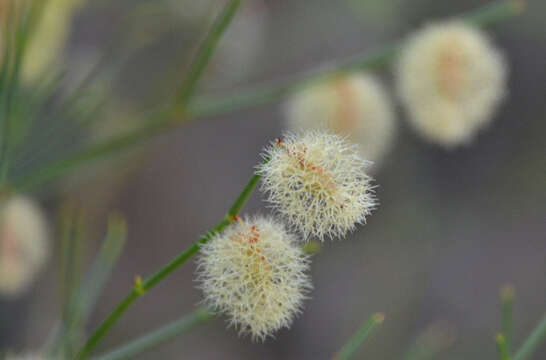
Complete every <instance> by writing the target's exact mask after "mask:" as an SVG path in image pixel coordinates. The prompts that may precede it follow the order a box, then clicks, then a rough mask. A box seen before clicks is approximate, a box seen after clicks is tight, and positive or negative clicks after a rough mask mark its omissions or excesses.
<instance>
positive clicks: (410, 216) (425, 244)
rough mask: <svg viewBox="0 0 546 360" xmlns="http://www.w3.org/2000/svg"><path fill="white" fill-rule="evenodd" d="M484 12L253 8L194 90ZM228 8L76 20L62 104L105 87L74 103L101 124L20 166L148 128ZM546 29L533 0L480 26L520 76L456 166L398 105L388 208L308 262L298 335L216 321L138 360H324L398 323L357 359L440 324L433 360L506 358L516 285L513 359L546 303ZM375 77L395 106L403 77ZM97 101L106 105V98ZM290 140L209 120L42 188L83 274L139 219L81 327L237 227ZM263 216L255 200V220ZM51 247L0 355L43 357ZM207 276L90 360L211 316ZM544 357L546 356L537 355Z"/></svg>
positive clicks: (156, 297) (123, 328) (126, 10)
mask: <svg viewBox="0 0 546 360" xmlns="http://www.w3.org/2000/svg"><path fill="white" fill-rule="evenodd" d="M485 3H486V2H484V1H468V0H464V1H457V2H439V1H433V0H416V1H412V2H407V1H402V0H385V1H364V0H340V1H328V0H297V1H278V0H261V1H258V0H255V1H250V0H248V1H246V3H245V4H244V6H242V8H241V10H240V11H239V13H238V14H237V15H236V18H235V20H234V23H233V24H232V25H233V27H232V28H231V29H230V30H228V32H227V34H226V36H225V38H224V39H223V40H222V42H221V44H220V47H219V49H218V52H217V54H216V55H215V56H214V58H213V60H212V62H211V66H210V67H209V69H208V70H207V73H206V75H205V76H204V77H203V79H202V81H201V83H200V90H199V94H216V95H222V94H233V93H236V92H237V90H238V89H245V88H247V86H249V85H252V84H258V83H264V82H269V81H274V82H275V81H282V80H283V79H285V78H288V77H290V75H292V74H297V73H302V72H306V71H309V70H310V69H317V68H320V67H321V66H325V65H328V64H332V63H336V62H337V61H340V60H343V59H346V58H348V57H350V56H353V55H355V54H359V53H361V52H365V51H370V52H371V51H373V50H374V49H380V48H381V47H382V46H383V45H386V44H391V43H394V42H396V41H397V40H399V39H402V38H404V37H405V36H406V35H407V34H409V33H410V32H411V31H412V30H414V29H416V28H418V27H419V26H420V25H422V24H425V23H427V22H430V21H432V20H434V19H442V18H448V17H451V16H454V15H458V14H462V13H466V12H468V11H470V10H472V9H474V8H476V7H478V6H481V5H483V4H485ZM221 5H222V1H221V0H207V1H191V0H179V1H177V0H161V1H154V2H147V1H134V0H131V1H130V0H120V1H116V2H108V1H93V2H91V1H89V2H87V3H85V2H84V3H81V4H79V5H78V7H77V8H75V9H74V10H73V12H72V16H71V17H70V21H69V30H68V31H69V33H68V36H67V42H66V46H65V47H64V49H63V50H62V51H59V53H58V59H57V60H59V61H61V62H62V64H63V65H62V66H63V67H64V68H65V69H67V73H66V74H65V76H64V77H63V87H64V90H63V91H65V92H66V93H70V92H71V91H74V89H77V88H78V84H81V81H82V79H84V80H83V81H86V80H85V78H86V75H87V74H89V73H91V75H92V76H93V79H94V80H93V81H91V82H89V83H90V84H91V85H92V86H88V87H87V88H86V90H85V91H86V96H85V97H84V101H83V105H81V106H83V107H85V106H89V107H91V106H93V109H96V112H95V113H93V116H92V117H93V118H94V119H95V120H96V121H95V120H93V122H92V125H90V126H88V127H86V130H85V131H82V130H81V129H78V130H73V129H72V128H71V127H70V126H69V125H67V124H66V123H62V124H61V125H58V127H57V128H53V129H55V130H54V131H53V133H52V134H51V135H50V137H48V138H45V140H41V141H43V145H42V143H36V144H35V146H36V148H37V149H36V150H32V151H30V153H29V154H27V157H28V162H25V163H24V164H23V165H24V166H22V167H21V169H20V171H21V173H24V171H26V170H28V169H32V168H33V167H35V166H38V164H40V163H41V162H43V161H46V160H47V159H48V156H49V155H48V154H55V155H51V156H58V154H59V153H63V152H67V151H69V150H70V149H72V148H77V147H78V146H81V144H82V143H85V142H93V141H97V140H100V139H103V138H106V137H107V136H110V135H115V134H118V133H121V132H123V131H126V130H128V129H131V128H133V127H136V126H138V124H139V122H140V121H141V119H142V117H143V114H145V113H146V112H147V111H149V109H150V108H152V107H154V106H158V105H159V104H162V102H164V101H165V98H167V97H168V96H169V95H170V94H171V93H172V92H173V89H175V88H176V86H177V85H178V84H179V83H180V81H181V79H183V77H184V71H185V70H186V68H187V65H188V64H189V62H190V60H191V55H192V54H193V51H194V50H195V47H196V45H197V44H198V42H199V40H201V39H202V38H203V34H204V31H205V30H206V29H207V26H208V24H210V19H211V16H213V15H214V14H215V13H217V12H218V10H219V9H220V8H221ZM545 14H546V3H545V2H543V1H540V0H535V1H528V3H527V9H526V11H525V12H524V13H523V14H521V15H519V16H516V17H513V18H510V19H508V20H506V21H502V22H499V23H497V24H495V25H494V26H491V27H489V28H488V29H487V32H488V33H490V34H491V35H492V37H493V39H494V42H495V43H496V45H497V46H498V47H499V48H500V49H501V50H502V51H503V53H504V54H505V56H506V59H507V62H508V64H509V73H510V74H509V94H508V96H507V98H506V101H505V102H504V103H503V104H502V106H501V108H500V110H499V111H498V112H497V113H496V115H495V119H494V121H493V122H492V124H491V126H490V127H489V128H487V129H486V130H485V131H483V132H481V134H480V135H478V137H477V138H476V139H475V141H474V142H472V143H471V144H469V145H468V146H463V147H461V148H457V149H453V150H444V149H442V148H440V147H438V146H435V145H432V144H428V143H426V142H425V141H423V140H422V139H421V138H420V137H419V136H418V135H416V134H415V132H414V131H413V129H411V128H410V127H409V126H408V124H407V122H406V119H405V117H406V114H405V112H404V111H403V110H402V109H400V108H397V110H396V113H397V116H396V117H397V119H396V120H397V122H396V124H397V128H398V131H397V138H396V142H395V144H394V146H393V148H392V150H391V151H390V153H389V154H388V155H387V157H386V158H385V161H384V162H383V163H382V164H381V166H380V167H379V168H377V169H375V170H374V173H375V174H374V177H375V178H376V183H377V184H378V188H377V196H378V198H379V201H380V206H379V208H378V209H377V211H375V213H374V214H373V215H372V216H371V217H369V219H368V223H367V225H365V226H361V227H359V228H358V230H357V231H356V232H354V233H353V234H351V235H350V236H349V237H348V238H347V239H345V240H343V241H333V242H325V243H324V246H323V248H322V250H321V251H320V252H319V253H318V254H317V255H315V256H314V259H313V264H312V277H313V283H314V290H313V292H312V294H311V299H309V300H308V301H307V302H306V304H305V309H304V312H303V313H302V315H301V316H300V317H299V318H298V319H297V320H296V321H295V322H294V324H293V326H292V328H291V329H290V330H282V331H280V332H278V333H277V334H276V338H275V339H270V340H268V341H266V342H265V343H264V344H255V343H252V342H251V341H250V340H249V339H248V338H238V337H237V334H236V332H235V331H233V330H232V329H230V330H226V323H225V321H224V320H225V319H223V318H218V319H214V320H213V321H211V322H209V323H207V324H205V325H202V326H199V327H198V328H196V329H195V330H193V331H192V332H191V333H189V334H185V335H182V336H179V337H177V338H176V339H175V340H174V341H171V342H169V343H168V344H165V345H163V346H161V347H159V348H158V349H155V350H153V351H150V352H147V353H144V354H142V355H140V356H139V357H138V359H180V358H184V359H327V358H330V357H331V356H332V354H334V353H335V352H336V351H337V350H338V349H339V347H340V346H341V345H342V344H343V343H344V342H345V341H346V339H347V338H348V337H349V336H350V335H351V334H352V333H353V332H354V331H355V330H356V329H357V328H358V326H359V325H360V324H361V323H362V322H363V321H364V320H365V319H367V318H368V317H369V316H370V314H372V313H374V312H384V313H385V314H386V320H385V323H384V324H383V326H382V327H381V328H380V329H379V331H378V332H377V333H376V334H375V335H374V337H373V338H372V339H371V340H369V341H367V342H366V343H365V344H364V346H362V347H361V349H360V350H359V351H358V353H357V356H356V357H355V358H359V359H401V358H403V356H404V354H405V352H406V351H407V349H408V348H409V347H411V346H412V344H413V343H415V341H416V339H418V338H419V336H420V335H421V334H422V333H423V331H425V330H426V329H427V328H428V327H429V326H430V325H431V324H442V325H441V326H440V328H441V329H447V330H445V331H447V332H448V337H449V341H448V342H450V343H451V346H450V347H449V348H448V349H447V350H446V351H445V352H443V353H442V354H441V355H440V356H439V357H438V358H441V359H448V360H449V359H495V358H496V357H497V354H496V348H495V344H494V335H495V333H496V332H497V331H498V330H499V328H500V321H501V316H500V313H501V311H500V302H499V290H500V288H501V287H502V286H503V285H504V284H506V283H511V284H512V285H513V286H514V288H515V289H516V298H515V307H514V334H515V335H514V336H515V344H516V347H517V345H519V344H520V343H521V341H522V340H523V339H524V338H525V337H526V336H527V335H528V333H529V332H530V331H531V330H532V329H533V328H534V326H535V325H536V324H537V323H538V321H539V320H540V319H541V317H542V316H543V314H544V311H545V305H546V222H545V218H546V216H545V215H546V190H545V185H546V141H545V137H544V134H545V131H546V122H545V121H544V118H545V116H546V103H545V102H544V96H545V94H546V91H545V90H546V87H545V85H544V84H545V83H546V70H545V66H544V65H545V59H546V47H545V46H544V45H545V41H544V40H545V38H544V35H545V33H546V26H545V24H544V15H545ZM97 64H98V66H97ZM96 67H97V68H99V69H101V70H99V71H98V74H94V73H93V72H94V71H95V70H93V69H95V68H96ZM375 73H376V74H377V75H378V76H379V77H380V78H381V79H382V80H383V81H384V83H385V84H386V87H387V89H388V90H389V92H391V93H393V87H394V86H393V79H392V77H393V74H392V69H391V68H390V67H386V68H383V69H381V70H380V71H377V72H375ZM104 94H108V96H107V97H106V99H105V100H100V101H97V100H96V99H97V98H101V99H102V97H101V96H100V95H104ZM89 104H92V105H89ZM44 111H47V109H46V110H44ZM44 118H47V119H51V120H48V121H51V122H47V121H43V122H40V123H39V125H37V130H36V131H35V132H36V134H37V136H38V135H39V134H40V133H41V132H42V131H44V130H43V129H46V130H47V129H48V128H51V127H53V125H54V124H55V123H54V121H55V119H56V117H55V116H44ZM283 124H284V119H283V112H282V103H278V104H277V103H275V104H270V105H265V106H259V107H256V108H253V109H248V110H243V111H237V112H233V113H230V114H227V115H222V116H214V117H209V118H203V119H199V120H197V121H195V122H191V123H187V124H182V125H181V126H179V127H177V128H176V130H174V131H170V132H169V133H168V134H165V135H161V136H159V137H156V138H154V140H153V141H152V142H148V143H146V145H145V146H140V147H138V149H136V150H133V151H131V152H129V153H127V154H124V155H123V156H122V157H118V158H116V159H110V160H108V162H102V163H101V164H95V165H91V166H89V167H87V168H85V169H83V170H80V171H79V173H78V174H75V175H74V174H73V175H70V176H68V177H65V178H63V179H62V180H60V181H57V182H55V183H49V184H48V186H47V187H40V188H39V190H38V191H37V192H36V193H35V197H36V198H38V199H40V201H41V204H42V205H43V207H44V208H45V209H46V210H47V214H48V218H49V220H50V222H51V224H52V226H53V227H54V224H55V223H56V217H57V216H58V209H59V207H60V206H61V204H62V203H64V202H66V201H69V202H71V203H77V204H78V206H80V207H81V208H83V209H85V212H86V221H87V229H88V231H87V234H86V237H85V242H84V244H83V246H84V250H82V252H83V261H82V263H83V265H82V268H85V264H88V263H90V262H91V260H92V256H93V254H95V253H96V251H97V248H98V247H99V245H100V241H101V240H102V238H103V236H104V232H105V226H106V225H105V224H106V218H107V214H108V213H109V212H110V211H112V210H117V211H119V212H121V213H122V214H124V215H125V216H126V218H127V226H128V238H127V244H126V246H125V250H124V252H123V253H122V255H121V258H120V261H119V263H118V265H117V266H116V268H115V270H114V272H113V276H112V278H111V279H110V280H109V281H108V283H107V285H106V288H105V291H104V292H103V294H102V295H101V297H100V298H99V302H98V306H97V307H96V310H95V312H94V313H93V314H92V316H91V321H90V322H89V324H88V325H87V330H88V331H92V330H94V329H95V328H96V326H97V325H98V324H99V323H100V321H102V320H103V319H104V318H105V316H107V315H108V314H109V312H110V311H111V310H112V308H113V307H114V306H115V305H116V304H117V303H118V302H119V301H120V299H121V298H122V297H123V296H124V295H125V294H126V293H127V291H128V289H130V286H131V284H132V282H133V280H134V277H135V275H142V276H146V275H149V274H151V273H152V272H154V271H155V270H157V269H158V268H159V267H160V266H162V265H163V264H165V263H166V262H167V261H168V260H170V259H171V258H172V256H173V254H176V253H178V252H180V251H181V250H183V249H185V248H186V247H187V246H189V245H190V244H191V243H192V242H193V241H195V240H196V239H197V238H198V237H199V236H200V235H202V234H204V233H205V232H206V231H207V229H209V228H210V227H211V226H213V225H214V224H215V223H216V222H217V221H218V220H219V219H221V218H222V217H223V216H224V213H225V212H226V210H227V208H228V207H229V206H230V204H231V202H232V201H233V199H234V197H235V196H236V194H238V192H239V191H240V190H241V189H242V187H243V186H244V184H245V183H246V181H247V179H248V178H249V176H250V175H251V173H252V171H253V167H254V166H255V165H256V164H257V163H258V162H259V161H260V156H259V153H260V151H261V149H262V148H263V146H264V145H266V144H267V143H268V142H269V141H271V140H272V139H274V138H275V137H277V136H279V135H280V134H281V133H282V131H283V127H284V125H283ZM55 126H57V125H55ZM55 139H57V140H55ZM59 139H60V140H59ZM36 141H38V140H36ZM41 149H47V150H48V151H47V152H46V151H45V150H44V151H41ZM268 211H269V210H268V209H267V208H266V207H265V205H264V203H263V201H262V198H261V194H260V193H259V192H255V193H254V195H253V196H252V198H251V200H250V201H249V202H248V203H247V205H246V207H245V208H244V211H243V213H245V214H253V213H268ZM56 238H57V237H54V238H53V239H52V244H51V246H52V249H53V250H52V253H53V254H54V256H53V258H52V259H51V260H50V261H49V263H48V265H47V268H46V270H45V271H44V272H42V273H41V274H40V275H39V278H38V279H37V281H36V283H35V284H34V285H33V286H32V288H31V289H30V290H29V291H27V292H26V293H24V294H22V295H20V296H18V297H16V298H0V319H1V321H0V349H11V350H14V351H23V350H26V349H36V348H38V347H40V346H41V345H42V344H43V343H44V342H46V341H47V339H48V333H49V331H50V330H51V328H52V327H53V326H54V325H55V322H56V319H57V318H58V316H59V311H60V310H59V291H58V279H59V276H58V265H59V261H58V260H59V256H58V250H57V249H58V241H57V240H56ZM194 270H195V266H194V264H193V263H191V264H186V265H185V266H183V267H182V268H180V269H179V270H178V271H177V272H176V273H175V274H174V275H173V276H171V277H170V278H169V279H168V280H166V281H165V282H164V283H162V284H160V285H159V286H158V287H157V288H156V289H154V290H153V291H152V292H151V293H150V294H148V295H147V296H145V297H143V298H142V299H140V300H139V301H138V302H137V303H136V304H135V305H134V306H133V307H132V308H131V309H130V310H129V311H128V313H127V314H126V316H124V317H123V318H122V319H121V321H120V322H119V323H118V324H117V325H116V326H115V327H114V328H113V330H112V332H111V334H110V336H108V337H107V338H105V340H104V342H103V343H101V345H100V348H99V349H98V351H97V353H100V352H102V351H105V350H107V349H110V348H112V347H115V346H116V345H118V344H120V343H123V342H125V341H128V340H130V339H133V338H134V337H136V336H138V335H141V334H143V333H145V332H147V331H149V330H151V329H154V328H156V327H158V326H161V325H162V324H165V323H166V322H168V321H171V320H172V319H174V318H178V317H180V316H182V315H183V314H185V313H188V312H190V311H192V309H194V307H195V305H196V304H197V303H198V302H199V301H200V300H201V293H200V291H199V290H198V289H196V283H195V282H194V281H193V279H194ZM434 329H438V327H436V328H434ZM438 331H443V330H438ZM544 358H546V346H544V345H543V346H542V347H541V349H540V350H539V351H538V353H537V354H536V355H535V356H534V357H533V359H537V360H538V359H544Z"/></svg>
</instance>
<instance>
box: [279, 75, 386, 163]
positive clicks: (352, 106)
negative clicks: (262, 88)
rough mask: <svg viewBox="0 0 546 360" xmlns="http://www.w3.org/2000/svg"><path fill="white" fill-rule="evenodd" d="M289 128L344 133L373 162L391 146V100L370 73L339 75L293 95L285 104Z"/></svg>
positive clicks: (380, 157)
mask: <svg viewBox="0 0 546 360" xmlns="http://www.w3.org/2000/svg"><path fill="white" fill-rule="evenodd" d="M285 114H286V119H287V126H288V129H289V130H291V131H307V130H320V129H324V130H329V131H331V132H334V133H337V134H341V135H347V136H348V137H349V139H350V140H352V141H353V142H355V143H356V144H358V146H359V149H360V154H361V155H362V156H363V157H364V158H365V159H368V160H371V161H373V162H374V163H375V164H377V162H379V161H380V160H381V159H382V158H383V157H384V156H385V154H386V153H387V151H388V150H389V149H390V147H391V145H392V143H393V138H394V134H395V124H394V116H393V110H392V104H391V101H390V99H389V97H388V95H387V93H386V92H385V89H384V88H383V86H382V85H381V83H380V82H379V81H378V80H377V79H376V78H374V77H373V76H371V75H368V74H364V73H352V74H346V75H340V76H336V77H333V78H330V79H328V80H325V81H322V82H320V83H318V84H316V85H312V86H310V87H308V88H306V89H305V90H303V91H301V92H299V93H297V94H295V95H294V96H293V97H292V98H291V99H290V100H289V101H288V102H287V104H286V106H285Z"/></svg>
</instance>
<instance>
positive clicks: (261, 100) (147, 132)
mask: <svg viewBox="0 0 546 360" xmlns="http://www.w3.org/2000/svg"><path fill="white" fill-rule="evenodd" d="M235 3H237V4H238V3H239V2H238V1H232V3H231V4H232V5H233V6H235V5H234V4H235ZM521 4H522V1H521V0H503V1H498V2H494V3H491V4H489V5H487V6H485V7H482V8H478V9H476V10H474V11H473V12H471V13H468V14H466V15H464V16H463V19H466V20H467V21H469V22H471V23H472V24H474V25H476V26H488V25H491V24H494V23H496V22H499V21H502V20H504V19H507V18H510V17H512V16H514V15H517V14H519V13H520V12H521V10H522V5H521ZM228 10H229V9H228ZM228 10H226V11H224V13H223V14H224V16H232V15H233V12H232V11H228ZM223 20H226V19H223ZM221 25H226V24H225V21H218V22H217V23H216V29H220V28H221ZM210 39H211V40H210V42H209V43H207V42H206V41H205V43H206V46H203V47H202V51H201V52H200V53H199V55H198V56H197V57H196V59H201V60H203V61H208V60H209V58H210V54H211V52H210V51H211V49H212V47H211V45H212V44H215V42H214V41H217V38H216V37H211V38H210ZM400 44H402V42H399V43H396V44H393V45H388V46H386V47H385V48H383V49H380V50H378V51H375V52H373V53H371V54H368V53H366V54H360V55H358V56H356V57H354V58H353V59H350V60H348V61H344V62H341V63H339V64H335V65H332V66H329V67H321V68H320V69H319V70H318V71H313V72H310V73H307V74H304V75H301V76H296V77H294V78H291V79H288V80H287V81H285V82H282V83H280V84H267V85H264V86H258V87H255V88H252V89H249V90H245V91H241V92H239V93H236V94H235V95H232V96H227V97H203V98H199V99H195V100H193V101H192V102H189V100H191V96H190V95H192V93H193V90H194V89H195V83H196V82H197V80H198V78H199V76H200V75H201V73H202V71H203V69H204V67H202V66H201V65H199V66H198V65H195V66H192V67H191V68H190V72H189V76H188V77H187V78H186V82H185V83H184V84H183V85H182V86H181V87H180V90H179V92H178V93H177V96H176V97H175V99H176V101H174V102H173V105H172V106H171V107H169V108H168V109H167V111H162V112H160V113H159V114H156V115H154V116H153V121H150V122H147V123H146V124H145V125H143V127H142V128H139V129H136V130H134V131H132V132H128V133H127V134H123V135H119V136H117V137H113V138H110V139H107V140H105V141H104V142H102V143H99V144H95V145H90V146H89V147H87V148H84V149H82V150H80V151H78V152H76V153H75V154H71V155H68V156H67V157H65V158H63V159H60V160H57V161H54V162H52V163H50V164H46V165H44V166H43V167H41V168H38V169H37V170H35V171H34V172H32V173H30V174H27V175H24V176H22V177H19V178H16V179H14V181H13V183H12V184H13V186H14V187H16V188H18V189H23V190H30V189H32V188H34V187H36V186H38V185H40V184H42V183H43V182H46V181H50V180H53V179H55V178H57V177H60V176H62V175H64V174H66V173H68V172H70V171H72V170H74V169H76V168H78V167H80V166H82V165H84V164H86V163H88V162H91V161H94V160H97V159H100V158H104V157H106V156H108V155H110V154H112V153H114V152H116V151H121V150H124V149H127V148H129V147H131V146H135V145H137V144H140V143H143V142H145V141H146V140H149V139H150V138H152V137H154V136H156V135H158V134H161V133H165V132H166V131H169V130H171V129H172V128H174V127H176V126H178V125H179V124H180V123H182V122H186V121H189V120H195V119H198V118H202V117H209V116H213V115H218V114H221V113H222V114H223V113H226V112H230V111H236V110H241V109H246V108H251V107H255V106H258V105H263V104H268V103H272V102H275V101H279V100H281V99H283V98H284V97H285V96H287V95H289V94H291V93H293V92H294V91H297V90H298V89H300V88H301V87H303V86H306V85H308V84H309V83H310V82H312V81H317V80H320V79H323V78H324V77H327V76H332V75H335V74H338V73H340V72H346V71H351V70H365V69H366V70H369V69H374V68H378V67H381V66H385V65H388V64H389V63H390V61H391V60H392V59H393V58H394V57H395V55H396V53H397V51H398V48H399V47H400ZM191 84H193V85H191ZM190 85H191V88H192V89H193V90H192V91H191V92H189V90H188V89H189V88H190Z"/></svg>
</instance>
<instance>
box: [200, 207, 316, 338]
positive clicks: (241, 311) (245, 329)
mask: <svg viewBox="0 0 546 360" xmlns="http://www.w3.org/2000/svg"><path fill="white" fill-rule="evenodd" d="M308 269H309V259H308V256H307V255H305V254H304V253H303V251H302V250H301V248H300V247H299V246H297V245H296V241H295V237H294V236H293V235H290V234H289V233H288V232H287V231H286V230H285V228H284V226H283V225H282V224H280V223H278V222H277V221H275V220H274V219H272V218H266V217H255V218H247V219H240V218H239V219H238V220H236V221H235V223H233V224H232V225H230V226H229V227H228V228H227V229H225V230H224V231H223V232H222V233H220V234H216V235H215V236H213V237H212V239H211V240H210V241H209V242H208V243H206V244H204V245H202V248H201V254H200V257H199V260H198V270H197V271H198V277H197V280H198V281H199V282H200V284H201V289H202V290H203V293H204V296H205V303H206V304H207V305H209V306H210V307H211V308H212V309H213V310H216V311H218V312H220V313H222V314H225V315H226V316H227V317H228V319H229V324H230V325H232V326H234V327H236V328H238V329H239V333H240V334H250V336H251V337H252V339H253V340H262V341H263V340H265V338H266V337H267V336H269V335H272V333H273V332H275V331H277V330H279V329H280V328H283V327H289V326H290V324H291V323H292V321H293V319H294V317H295V315H297V314H298V313H299V312H300V311H301V308H302V304H303V301H304V299H305V297H306V294H307V292H308V291H309V290H310V289H311V280H310V278H309V276H308V275H307V271H308Z"/></svg>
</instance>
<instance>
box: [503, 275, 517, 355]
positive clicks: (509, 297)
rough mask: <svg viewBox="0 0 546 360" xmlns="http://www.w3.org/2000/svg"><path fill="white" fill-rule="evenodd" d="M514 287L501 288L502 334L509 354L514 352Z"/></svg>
mask: <svg viewBox="0 0 546 360" xmlns="http://www.w3.org/2000/svg"><path fill="white" fill-rule="evenodd" d="M514 295H515V291H514V287H513V286H512V285H505V286H503V288H502V289H501V306H502V330H501V331H502V335H503V337H504V340H505V342H506V351H507V353H508V355H510V354H511V353H512V350H511V349H512V342H513V337H512V318H513V315H512V312H513V307H514Z"/></svg>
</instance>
